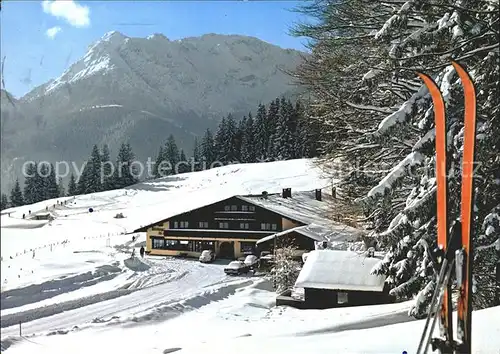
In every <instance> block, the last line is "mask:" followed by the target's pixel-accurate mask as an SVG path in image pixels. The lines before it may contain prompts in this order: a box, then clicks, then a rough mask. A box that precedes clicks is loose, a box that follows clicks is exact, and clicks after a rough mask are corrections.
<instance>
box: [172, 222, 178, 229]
mask: <svg viewBox="0 0 500 354" xmlns="http://www.w3.org/2000/svg"><path fill="white" fill-rule="evenodd" d="M173 228H174V229H178V228H179V223H178V222H177V221H174V226H173Z"/></svg>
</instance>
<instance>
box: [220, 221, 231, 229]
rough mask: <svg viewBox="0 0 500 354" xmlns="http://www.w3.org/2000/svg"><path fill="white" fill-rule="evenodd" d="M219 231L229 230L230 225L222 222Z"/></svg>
mask: <svg viewBox="0 0 500 354" xmlns="http://www.w3.org/2000/svg"><path fill="white" fill-rule="evenodd" d="M219 229H229V223H228V222H220V223H219Z"/></svg>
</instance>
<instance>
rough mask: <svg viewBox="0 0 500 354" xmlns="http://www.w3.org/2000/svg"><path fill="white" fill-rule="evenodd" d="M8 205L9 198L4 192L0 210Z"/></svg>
mask: <svg viewBox="0 0 500 354" xmlns="http://www.w3.org/2000/svg"><path fill="white" fill-rule="evenodd" d="M8 207H9V199H8V198H7V195H6V194H5V193H2V203H1V208H0V210H5V209H7V208H8Z"/></svg>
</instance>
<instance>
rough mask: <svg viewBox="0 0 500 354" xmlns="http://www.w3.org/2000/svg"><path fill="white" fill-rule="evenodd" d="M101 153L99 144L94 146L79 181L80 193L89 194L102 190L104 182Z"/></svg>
mask: <svg viewBox="0 0 500 354" xmlns="http://www.w3.org/2000/svg"><path fill="white" fill-rule="evenodd" d="M101 167H102V163H101V153H100V152H99V148H98V147H97V145H94V146H93V147H92V153H91V155H90V159H89V160H88V161H87V163H86V164H85V167H84V169H83V172H82V176H81V177H80V180H79V181H78V193H79V194H89V193H96V192H101V191H102V190H103V189H102V188H103V183H102V181H101Z"/></svg>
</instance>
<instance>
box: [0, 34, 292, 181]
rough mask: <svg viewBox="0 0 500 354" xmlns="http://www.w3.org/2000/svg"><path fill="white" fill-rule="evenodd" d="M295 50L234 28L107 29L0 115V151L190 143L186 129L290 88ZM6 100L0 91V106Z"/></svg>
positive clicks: (45, 152) (15, 153)
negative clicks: (10, 113) (180, 32)
mask: <svg viewBox="0 0 500 354" xmlns="http://www.w3.org/2000/svg"><path fill="white" fill-rule="evenodd" d="M300 58H301V53H300V52H298V51H295V50H289V49H282V48H280V47H277V46H275V45H271V44H269V43H266V42H263V41H261V40H259V39H257V38H252V37H245V36H238V35H217V34H207V35H203V36H201V37H193V38H185V39H182V40H176V41H172V40H169V39H168V38H166V37H165V36H164V35H161V34H154V35H151V36H149V37H147V38H131V37H127V36H125V35H123V34H122V33H119V32H116V31H114V32H109V33H106V34H105V35H104V36H103V37H102V38H101V39H100V40H98V41H97V42H95V43H94V44H92V45H91V46H89V48H88V50H87V52H86V54H85V55H84V56H83V57H82V58H80V59H79V60H77V61H76V62H75V63H74V64H72V65H71V66H70V67H69V68H68V69H67V70H65V71H64V72H63V73H62V74H61V76H59V77H57V78H56V79H54V80H51V81H49V82H47V83H45V84H43V85H41V86H39V87H37V88H35V89H33V90H32V91H31V92H29V93H28V94H27V95H25V96H24V97H22V98H20V99H19V100H18V101H17V102H16V106H15V110H16V112H17V113H16V114H17V116H18V117H17V118H16V119H15V120H12V119H11V120H8V119H7V120H4V117H3V115H2V128H3V129H4V131H5V133H4V134H3V135H2V140H3V139H5V143H4V146H5V149H3V150H2V158H3V159H4V160H5V163H6V164H7V165H8V164H9V163H10V162H12V160H13V159H14V158H16V157H17V158H19V157H21V156H26V157H27V159H43V160H48V161H57V160H66V161H78V162H80V161H81V160H83V159H84V158H87V157H88V155H89V153H90V150H91V148H92V145H93V144H103V143H107V144H108V145H110V147H111V150H112V152H113V151H114V152H116V150H117V149H116V147H117V145H119V144H120V143H122V142H124V141H126V140H127V141H129V142H130V143H131V144H132V146H133V148H134V151H135V153H136V154H137V156H138V157H139V158H140V159H142V158H146V157H148V156H155V155H156V153H157V149H158V148H159V146H160V143H162V142H163V141H164V140H165V138H166V137H167V136H168V135H169V134H174V136H176V137H177V138H178V142H179V143H180V145H181V147H183V148H186V149H191V148H192V144H193V135H196V134H200V133H202V132H203V131H204V130H205V129H206V128H207V127H214V126H215V124H216V122H217V121H218V120H219V119H220V118H221V117H222V116H225V115H227V114H228V113H234V114H235V115H236V116H241V115H242V114H246V113H248V111H250V110H255V109H256V108H257V105H258V104H259V103H267V102H269V101H270V100H272V99H274V98H276V97H277V96H280V95H282V94H293V92H294V90H295V89H294V87H293V86H291V85H290V84H291V81H292V80H291V78H290V77H289V76H288V75H287V74H286V73H285V72H284V71H286V70H291V69H293V68H295V66H296V65H297V64H298V63H299V62H300ZM8 105H10V102H8V100H2V112H3V110H4V109H7V106H8ZM9 109H10V108H9ZM25 159H26V158H25ZM23 161H24V160H23ZM4 177H7V178H3V179H2V185H4V183H3V181H4V180H9V178H8V176H4Z"/></svg>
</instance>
